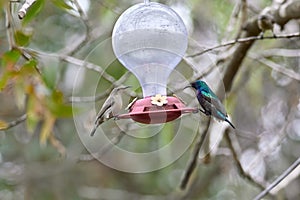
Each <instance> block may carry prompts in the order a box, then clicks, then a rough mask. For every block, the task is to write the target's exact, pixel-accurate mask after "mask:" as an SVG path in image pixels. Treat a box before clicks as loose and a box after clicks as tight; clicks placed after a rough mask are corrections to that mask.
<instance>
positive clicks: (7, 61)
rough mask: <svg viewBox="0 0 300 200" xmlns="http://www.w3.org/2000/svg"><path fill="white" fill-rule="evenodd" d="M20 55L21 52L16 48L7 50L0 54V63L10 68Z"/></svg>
mask: <svg viewBox="0 0 300 200" xmlns="http://www.w3.org/2000/svg"><path fill="white" fill-rule="evenodd" d="M20 56H21V54H20V52H19V51H17V50H11V51H7V52H5V53H4V54H3V55H2V59H1V65H2V66H3V67H7V68H10V67H12V66H14V65H15V64H16V63H17V62H18V60H19V58H20Z"/></svg>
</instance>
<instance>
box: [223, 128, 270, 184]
mask: <svg viewBox="0 0 300 200" xmlns="http://www.w3.org/2000/svg"><path fill="white" fill-rule="evenodd" d="M229 134H230V130H229V129H226V130H225V135H224V136H225V139H226V141H227V143H228V146H229V149H230V150H231V153H232V157H233V159H234V161H235V163H236V166H237V169H238V171H239V173H240V174H241V175H242V176H243V177H244V178H246V179H247V180H248V181H249V182H250V183H252V184H253V185H255V186H257V187H259V188H260V189H265V186H264V185H263V184H262V183H259V182H257V181H255V180H254V179H253V178H252V177H251V176H250V175H249V174H248V173H247V172H245V170H244V169H243V166H242V164H241V162H240V159H239V157H240V156H239V155H238V154H239V153H237V150H236V149H237V148H236V147H235V146H234V145H233V142H232V139H231V137H230V135H229Z"/></svg>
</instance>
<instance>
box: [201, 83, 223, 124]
mask: <svg viewBox="0 0 300 200" xmlns="http://www.w3.org/2000/svg"><path fill="white" fill-rule="evenodd" d="M201 96H202V98H203V99H204V100H205V101H207V102H209V103H210V105H211V108H210V109H211V112H212V114H213V115H214V116H215V117H217V118H220V117H221V119H222V120H224V119H225V118H226V117H227V112H226V110H225V107H224V106H223V104H222V103H221V101H220V99H219V98H218V97H217V95H216V94H215V93H214V92H213V91H212V90H210V89H209V88H208V89H207V90H202V91H201ZM218 116H219V117H218Z"/></svg>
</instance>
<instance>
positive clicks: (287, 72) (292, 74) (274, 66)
mask: <svg viewBox="0 0 300 200" xmlns="http://www.w3.org/2000/svg"><path fill="white" fill-rule="evenodd" d="M248 56H249V57H250V58H252V59H254V60H255V61H257V62H260V63H262V64H264V65H266V66H268V67H270V68H272V69H273V70H275V71H277V72H279V73H281V74H284V75H286V76H288V77H290V78H292V79H295V80H298V81H300V74H298V73H297V72H295V71H294V70H291V69H288V68H287V67H282V66H281V65H279V64H277V63H275V62H273V61H271V60H269V59H266V58H263V57H261V56H259V55H255V54H253V53H249V55H248Z"/></svg>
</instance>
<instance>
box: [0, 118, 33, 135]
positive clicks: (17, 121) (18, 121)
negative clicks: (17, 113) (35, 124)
mask: <svg viewBox="0 0 300 200" xmlns="http://www.w3.org/2000/svg"><path fill="white" fill-rule="evenodd" d="M26 119H27V114H24V115H22V116H21V117H19V118H17V119H16V120H14V121H11V122H9V123H8V124H7V126H6V127H5V128H3V129H1V131H4V130H8V129H10V128H12V127H15V126H17V125H18V124H20V123H22V122H24V121H25V120H26Z"/></svg>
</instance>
